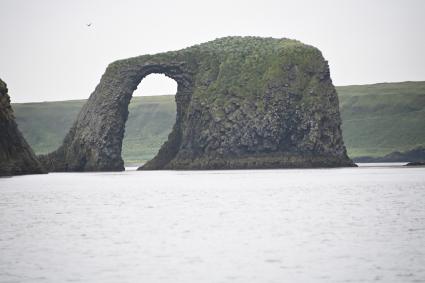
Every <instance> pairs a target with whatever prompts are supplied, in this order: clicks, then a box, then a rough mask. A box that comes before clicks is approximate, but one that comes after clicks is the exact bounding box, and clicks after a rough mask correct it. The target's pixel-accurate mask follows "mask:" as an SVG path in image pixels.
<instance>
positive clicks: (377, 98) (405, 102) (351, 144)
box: [337, 82, 425, 157]
mask: <svg viewBox="0 0 425 283" xmlns="http://www.w3.org/2000/svg"><path fill="white" fill-rule="evenodd" d="M337 91H338V95H339V100H340V110H341V116H342V121H343V136H344V142H345V145H346V146H347V149H348V154H349V155H350V156H351V157H358V156H384V155H386V154H388V153H391V152H393V151H406V150H409V149H412V148H415V147H418V146H421V145H425V82H402V83H381V84H373V85H361V86H343V87H337Z"/></svg>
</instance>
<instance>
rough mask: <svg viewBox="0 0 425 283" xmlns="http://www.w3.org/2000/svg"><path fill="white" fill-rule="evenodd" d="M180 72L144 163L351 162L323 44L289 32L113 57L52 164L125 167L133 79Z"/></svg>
mask: <svg viewBox="0 0 425 283" xmlns="http://www.w3.org/2000/svg"><path fill="white" fill-rule="evenodd" d="M151 73H163V74H165V75H166V76H168V77H170V78H172V79H174V80H175V81H176V82H177V85H178V89H177V93H176V120H175V124H174V125H173V128H172V130H171V133H170V135H169V136H168V140H167V142H166V143H164V144H163V145H162V147H161V149H160V150H159V152H158V154H157V155H156V156H155V157H154V158H153V159H152V160H150V161H148V162H147V163H146V164H145V165H144V166H143V168H141V169H147V170H152V169H237V168H289V167H338V166H354V164H353V162H352V161H351V160H350V159H349V158H348V156H347V154H346V149H345V146H344V143H343V139H342V134H341V119H340V113H339V108H338V98H337V94H336V91H335V88H334V86H333V84H332V80H331V78H330V73H329V67H328V64H327V61H326V60H325V59H324V58H323V56H322V54H321V52H320V51H319V50H318V49H317V48H315V47H312V46H309V45H305V44H303V43H301V42H299V41H296V40H290V39H285V38H284V39H274V38H260V37H226V38H220V39H216V40H213V41H210V42H207V43H203V44H199V45H195V46H192V47H189V48H185V49H182V50H179V51H171V52H165V53H160V54H155V55H142V56H139V57H134V58H129V59H124V60H119V61H116V62H113V63H111V64H110V65H109V66H108V68H107V69H106V71H105V73H104V74H103V76H102V78H101V80H100V83H99V85H98V86H97V87H96V89H95V91H94V92H93V93H92V94H91V96H90V98H89V99H88V100H87V102H86V103H85V105H84V106H83V107H82V109H81V111H80V112H79V114H78V116H77V119H76V121H75V122H74V124H73V126H72V127H71V129H70V131H69V132H68V134H67V135H66V136H65V139H64V142H63V144H62V145H61V146H60V147H59V148H58V149H57V150H56V151H54V152H52V153H49V154H48V155H43V156H41V157H40V160H41V162H42V163H43V165H44V166H45V167H46V168H47V169H48V170H49V171H105V170H123V169H124V167H123V160H122V159H121V146H122V139H123V136H124V127H125V122H126V120H127V118H128V105H129V102H130V99H131V97H132V94H133V91H134V90H135V89H136V88H137V86H138V84H139V83H140V81H141V80H142V79H143V78H144V77H145V76H147V75H149V74H151Z"/></svg>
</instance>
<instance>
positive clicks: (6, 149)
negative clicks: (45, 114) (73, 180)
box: [0, 79, 44, 176]
mask: <svg viewBox="0 0 425 283" xmlns="http://www.w3.org/2000/svg"><path fill="white" fill-rule="evenodd" d="M7 92H8V90H7V85H6V83H5V82H3V81H2V80H1V79H0V176H9V175H23V174H38V173H43V172H44V170H43V168H42V167H41V164H40V163H39V162H38V160H37V158H36V157H35V155H34V152H33V151H32V150H31V148H30V146H29V145H28V144H27V142H26V141H25V139H24V137H23V136H22V134H21V132H20V131H19V130H18V126H17V125H16V123H15V117H14V115H13V110H12V107H11V106H10V97H9V95H8V93H7Z"/></svg>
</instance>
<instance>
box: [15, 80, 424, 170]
mask: <svg viewBox="0 0 425 283" xmlns="http://www.w3.org/2000/svg"><path fill="white" fill-rule="evenodd" d="M337 91H338V95H339V100H340V109H341V115H342V120H343V135H344V141H345V144H346V146H347V149H348V153H349V155H350V156H351V157H359V156H366V155H367V156H384V155H386V154H388V153H391V152H393V151H405V150H409V149H412V148H415V147H418V146H420V145H425V82H403V83H382V84H374V85H361V86H341V87H337ZM84 102H85V100H74V101H61V102H42V103H18V104H13V108H14V110H15V115H16V120H17V122H18V125H19V128H20V129H21V131H22V132H23V134H24V135H25V137H26V139H27V141H28V142H29V143H30V144H31V146H32V147H33V149H34V151H35V152H36V153H38V154H40V153H47V152H50V151H52V150H54V149H56V148H57V147H58V146H59V145H60V144H61V142H62V139H63V137H64V136H65V134H66V133H67V132H68V130H69V128H70V127H71V125H72V123H73V121H74V119H75V118H76V116H77V114H78V112H79V110H80V109H81V107H82V106H83V104H84ZM175 112H176V106H175V102H174V96H173V95H163V96H151V97H149V96H144V97H134V98H133V99H132V101H131V103H130V115H129V120H128V122H127V125H126V133H125V138H124V145H123V158H124V160H125V161H126V163H140V162H141V161H145V160H149V159H151V158H152V157H153V156H154V155H155V154H156V152H157V151H158V149H159V147H160V146H161V145H162V144H163V143H164V142H165V141H166V140H167V136H168V134H169V133H170V131H171V128H172V126H173V124H174V120H175Z"/></svg>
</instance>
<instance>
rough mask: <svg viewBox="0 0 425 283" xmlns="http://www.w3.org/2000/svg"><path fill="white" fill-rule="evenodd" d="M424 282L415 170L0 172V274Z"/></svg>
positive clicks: (421, 205) (424, 241)
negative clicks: (10, 174)
mask: <svg viewBox="0 0 425 283" xmlns="http://www.w3.org/2000/svg"><path fill="white" fill-rule="evenodd" d="M372 281H381V282H425V168H423V167H418V168H410V167H403V166H389V167H388V166H377V165H374V166H365V167H359V168H342V169H303V170H297V169H292V170H232V171H126V172H119V173H53V174H48V175H31V176H21V177H13V178H2V179H0V282H148V283H155V282H164V283H168V282H169V283H171V282H172V283H176V282H184V283H190V282H197V283H199V282H241V283H242V282H243V283H249V282H256V283H257V282H261V283H264V282H276V283H281V282H372Z"/></svg>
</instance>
